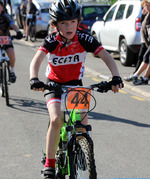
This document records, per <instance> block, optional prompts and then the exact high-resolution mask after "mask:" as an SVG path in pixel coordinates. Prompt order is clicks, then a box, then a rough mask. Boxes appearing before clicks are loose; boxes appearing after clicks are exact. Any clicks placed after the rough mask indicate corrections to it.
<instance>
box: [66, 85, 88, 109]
mask: <svg viewBox="0 0 150 179" xmlns="http://www.w3.org/2000/svg"><path fill="white" fill-rule="evenodd" d="M68 90H70V91H69V93H68V98H67V109H84V110H85V109H89V106H90V99H91V90H90V89H87V88H75V90H72V88H69V89H68Z"/></svg>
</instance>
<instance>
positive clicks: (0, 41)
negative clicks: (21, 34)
mask: <svg viewBox="0 0 150 179" xmlns="http://www.w3.org/2000/svg"><path fill="white" fill-rule="evenodd" d="M9 43H10V40H9V36H0V45H9Z"/></svg>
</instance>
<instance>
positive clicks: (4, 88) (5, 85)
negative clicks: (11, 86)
mask: <svg viewBox="0 0 150 179" xmlns="http://www.w3.org/2000/svg"><path fill="white" fill-rule="evenodd" d="M2 76H3V79H2V96H3V97H5V99H6V105H7V106H9V93H8V83H7V82H8V73H7V64H6V63H5V62H4V63H2Z"/></svg>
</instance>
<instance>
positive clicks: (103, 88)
mask: <svg viewBox="0 0 150 179" xmlns="http://www.w3.org/2000/svg"><path fill="white" fill-rule="evenodd" d="M68 87H70V88H77V87H81V88H82V87H84V88H89V89H91V90H94V91H97V92H100V93H106V92H107V91H108V90H111V82H107V81H102V82H100V83H97V84H92V85H90V86H69V85H61V84H56V83H54V82H49V83H48V84H47V85H46V84H45V85H44V89H45V90H49V91H52V90H57V91H61V90H62V89H63V88H64V89H68ZM62 93H63V90H62Z"/></svg>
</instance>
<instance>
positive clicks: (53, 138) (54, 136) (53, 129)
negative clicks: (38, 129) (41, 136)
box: [46, 103, 64, 159]
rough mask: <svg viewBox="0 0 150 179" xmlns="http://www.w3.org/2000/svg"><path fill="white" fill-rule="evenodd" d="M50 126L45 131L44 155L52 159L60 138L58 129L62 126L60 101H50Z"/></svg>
mask: <svg viewBox="0 0 150 179" xmlns="http://www.w3.org/2000/svg"><path fill="white" fill-rule="evenodd" d="M48 111H49V114H50V126H49V129H48V131H47V141H46V151H47V153H46V157H47V158H48V159H54V158H55V153H56V150H57V147H58V143H59V139H60V129H61V127H62V126H63V117H64V113H63V112H62V111H60V103H52V104H50V105H49V107H48Z"/></svg>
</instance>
